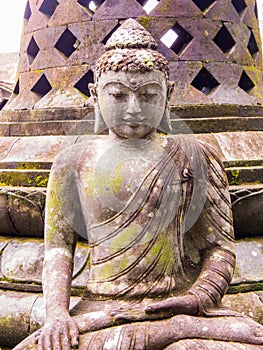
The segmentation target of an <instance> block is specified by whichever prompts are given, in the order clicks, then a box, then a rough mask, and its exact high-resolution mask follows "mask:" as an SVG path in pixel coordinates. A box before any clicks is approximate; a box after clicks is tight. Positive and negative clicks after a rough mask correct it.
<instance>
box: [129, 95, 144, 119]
mask: <svg viewBox="0 0 263 350" xmlns="http://www.w3.org/2000/svg"><path fill="white" fill-rule="evenodd" d="M141 111H142V110H141V106H140V102H139V101H138V98H137V96H136V95H135V94H134V93H132V94H130V96H129V100H128V109H127V113H128V114H130V115H134V114H135V115H138V114H139V113H141Z"/></svg>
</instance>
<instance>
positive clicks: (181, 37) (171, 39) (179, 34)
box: [160, 23, 193, 55]
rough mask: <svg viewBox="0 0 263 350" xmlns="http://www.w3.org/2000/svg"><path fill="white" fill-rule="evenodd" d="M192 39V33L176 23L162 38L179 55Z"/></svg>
mask: <svg viewBox="0 0 263 350" xmlns="http://www.w3.org/2000/svg"><path fill="white" fill-rule="evenodd" d="M192 39H193V37H192V35H191V34H189V33H188V32H187V31H186V30H185V29H184V28H183V27H181V26H180V25H179V24H178V23H176V24H175V25H174V26H173V27H172V28H171V29H169V30H168V31H167V32H166V33H165V34H164V36H163V37H162V38H161V39H160V40H161V41H162V42H163V43H164V44H165V45H166V46H167V47H168V48H170V49H172V50H173V51H174V52H175V53H176V54H177V55H179V54H180V53H182V51H183V50H184V48H185V47H186V46H187V45H188V44H189V43H190V41H191V40H192Z"/></svg>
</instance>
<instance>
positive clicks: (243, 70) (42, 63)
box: [0, 0, 263, 347]
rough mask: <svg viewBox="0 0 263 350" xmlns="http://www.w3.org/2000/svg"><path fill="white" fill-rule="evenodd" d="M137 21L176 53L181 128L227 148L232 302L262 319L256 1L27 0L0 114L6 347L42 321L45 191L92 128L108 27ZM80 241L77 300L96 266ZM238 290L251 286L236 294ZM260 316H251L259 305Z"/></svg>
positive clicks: (1, 339) (262, 136)
mask: <svg viewBox="0 0 263 350" xmlns="http://www.w3.org/2000/svg"><path fill="white" fill-rule="evenodd" d="M127 18H134V19H136V20H137V21H138V22H139V23H140V24H141V25H143V26H144V27H145V28H146V29H147V30H148V31H149V32H150V33H151V35H152V36H153V37H154V38H155V40H156V41H157V43H158V49H159V51H160V52H161V53H162V54H163V55H164V56H165V57H166V58H167V59H168V60H169V62H170V71H171V76H170V78H171V80H173V81H174V82H175V90H174V93H173V96H172V126H173V132H174V133H189V132H191V133H194V134H196V137H198V138H201V139H203V140H205V141H207V142H209V143H211V144H212V145H213V146H214V147H215V148H216V149H217V150H218V152H219V153H220V154H221V156H222V158H223V160H224V164H225V167H226V170H227V174H228V177H229V182H230V190H231V195H232V201H233V212H234V219H235V230H236V236H237V238H239V239H240V238H242V237H245V238H246V239H245V240H243V239H240V240H238V241H237V257H238V265H237V270H236V274H235V277H234V280H233V283H232V286H231V288H230V291H229V292H230V293H233V294H232V295H228V296H226V297H225V304H226V305H227V306H231V308H232V309H236V310H238V311H244V312H245V313H248V314H249V315H250V316H252V317H254V318H255V319H256V320H257V321H259V322H263V315H262V303H263V292H262V290H263V269H262V260H263V253H262V251H263V240H262V238H260V236H263V214H262V213H263V210H262V209H263V157H262V145H263V132H262V128H263V108H262V106H263V93H262V91H263V89H262V47H261V37H260V32H259V21H258V15H257V3H256V1H255V0H176V1H174V0H173V1H171V0H119V1H116V0H104V1H103V0H97V1H89V0H41V1H39V0H28V2H27V4H26V8H25V14H24V29H23V34H22V37H21V48H20V59H19V64H18V69H17V80H16V86H15V88H14V91H13V94H12V96H11V98H10V100H9V102H8V103H7V104H6V105H5V107H4V109H3V110H2V111H1V112H0V121H1V123H0V135H1V137H0V149H1V161H0V186H1V187H0V219H1V226H0V235H1V236H0V254H1V255H0V346H2V347H12V346H14V345H15V344H16V343H18V342H19V341H21V340H22V339H23V338H25V337H26V336H27V335H28V334H29V333H31V332H33V331H34V330H35V329H37V328H38V327H39V326H40V325H41V324H42V322H43V317H44V311H43V300H42V295H41V273H42V266H43V239H42V237H43V222H44V206H45V192H46V185H47V182H48V176H49V171H50V167H51V164H52V162H53V160H54V157H55V156H56V154H57V153H58V152H59V151H60V150H62V149H63V148H65V147H67V146H68V145H71V144H73V143H76V142H81V141H82V140H83V139H85V138H86V137H88V136H87V135H89V134H91V133H93V127H94V116H93V103H92V98H91V97H90V91H89V89H88V83H90V82H93V69H94V64H95V61H96V60H97V58H98V57H99V56H101V54H102V53H104V52H105V44H106V42H107V40H108V38H109V37H110V36H111V35H112V33H113V32H114V31H115V30H116V29H117V28H118V27H119V26H120V25H121V23H122V22H123V21H124V20H125V19H127ZM88 259H89V250H88V245H87V243H85V242H79V244H78V247H77V254H76V261H75V270H74V279H73V287H72V305H73V304H74V303H75V302H76V301H77V300H78V295H79V294H80V291H81V290H82V288H83V285H84V279H85V276H84V275H83V274H82V271H83V266H84V265H86V264H88ZM237 292H243V293H241V294H236V293H237ZM251 313H252V314H251Z"/></svg>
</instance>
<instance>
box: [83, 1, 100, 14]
mask: <svg viewBox="0 0 263 350" xmlns="http://www.w3.org/2000/svg"><path fill="white" fill-rule="evenodd" d="M104 1H105V0H94V1H91V0H78V1H77V2H78V3H79V4H80V5H82V6H83V7H85V8H86V9H87V10H89V11H91V12H92V13H95V12H96V11H97V10H98V8H99V7H100V6H101V5H102V4H103V3H104Z"/></svg>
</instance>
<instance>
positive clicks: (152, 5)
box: [137, 0, 160, 15]
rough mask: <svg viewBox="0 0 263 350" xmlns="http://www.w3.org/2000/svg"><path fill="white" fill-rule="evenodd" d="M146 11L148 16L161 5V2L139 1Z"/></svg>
mask: <svg viewBox="0 0 263 350" xmlns="http://www.w3.org/2000/svg"><path fill="white" fill-rule="evenodd" d="M137 1H138V2H139V3H140V4H141V5H142V6H143V9H144V10H145V11H146V13H147V15H148V14H149V13H150V12H152V10H153V9H155V7H156V6H157V5H158V4H159V1H160V0H137Z"/></svg>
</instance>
